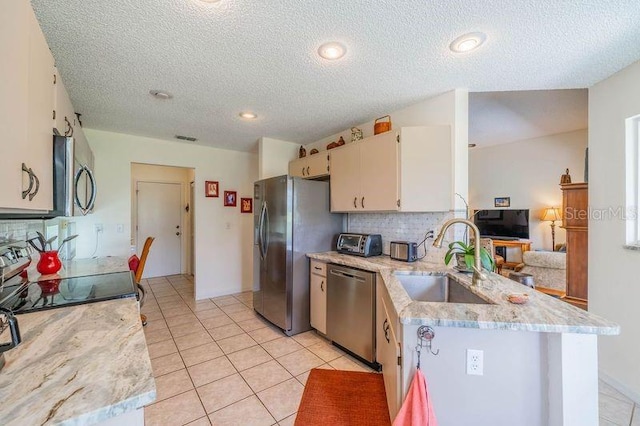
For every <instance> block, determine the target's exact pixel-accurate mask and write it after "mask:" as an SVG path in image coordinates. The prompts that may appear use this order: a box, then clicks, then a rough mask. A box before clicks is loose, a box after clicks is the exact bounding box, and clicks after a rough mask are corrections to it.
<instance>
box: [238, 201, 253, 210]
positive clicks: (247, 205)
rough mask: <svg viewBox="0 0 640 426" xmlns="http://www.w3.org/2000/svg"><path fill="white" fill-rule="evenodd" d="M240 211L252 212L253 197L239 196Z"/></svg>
mask: <svg viewBox="0 0 640 426" xmlns="http://www.w3.org/2000/svg"><path fill="white" fill-rule="evenodd" d="M240 213H253V198H240Z"/></svg>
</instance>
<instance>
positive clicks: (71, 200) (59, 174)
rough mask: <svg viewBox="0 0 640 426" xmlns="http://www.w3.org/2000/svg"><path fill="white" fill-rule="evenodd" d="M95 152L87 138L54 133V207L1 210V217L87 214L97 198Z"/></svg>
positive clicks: (22, 217)
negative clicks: (45, 209)
mask: <svg viewBox="0 0 640 426" xmlns="http://www.w3.org/2000/svg"><path fill="white" fill-rule="evenodd" d="M93 161H94V159H93V152H91V148H90V147H89V144H88V143H87V141H86V140H84V139H74V138H69V137H65V136H56V135H54V136H53V210H51V211H47V212H39V213H34V212H10V213H0V219H53V218H55V217H60V216H67V217H71V216H85V215H87V214H89V213H92V212H93V208H94V206H95V202H96V191H97V186H96V179H95V176H94V174H93Z"/></svg>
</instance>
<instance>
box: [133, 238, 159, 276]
mask: <svg viewBox="0 0 640 426" xmlns="http://www.w3.org/2000/svg"><path fill="white" fill-rule="evenodd" d="M153 240H155V237H147V239H146V241H145V242H144V247H143V248H142V253H141V254H140V263H139V264H138V269H136V277H135V279H136V283H137V284H140V281H141V280H142V273H143V272H144V265H145V263H147V256H149V249H150V248H151V244H152V243H153Z"/></svg>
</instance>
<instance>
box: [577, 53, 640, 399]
mask: <svg viewBox="0 0 640 426" xmlns="http://www.w3.org/2000/svg"><path fill="white" fill-rule="evenodd" d="M637 114H640V62H636V63H634V64H633V65H631V66H629V67H628V68H625V69H624V70H622V71H620V72H618V73H617V74H614V75H613V76H611V77H609V78H607V79H606V80H604V81H601V82H600V83H598V84H596V85H595V86H593V87H592V88H590V89H589V204H590V207H591V209H592V211H596V212H597V211H598V209H608V208H614V209H615V208H618V207H620V208H624V206H625V122H624V120H625V119H626V118H628V117H631V116H634V115H637ZM625 235H626V229H625V221H624V220H623V219H621V218H620V217H604V218H598V217H596V216H595V215H593V216H592V218H591V219H590V221H589V311H592V312H594V313H596V314H599V315H602V316H604V317H605V318H607V319H610V320H613V321H616V322H617V323H619V324H620V325H621V328H622V334H621V335H620V336H616V337H606V336H604V337H602V338H601V339H600V341H599V356H600V369H601V372H602V373H604V375H605V376H607V377H608V378H610V379H612V380H613V382H614V383H612V384H614V386H615V385H618V386H617V387H618V388H619V389H620V390H623V391H626V393H627V395H628V396H630V397H632V398H633V399H635V401H636V402H640V367H639V366H638V360H640V305H639V303H640V280H639V279H638V266H640V251H631V250H626V249H624V248H623V245H624V244H625Z"/></svg>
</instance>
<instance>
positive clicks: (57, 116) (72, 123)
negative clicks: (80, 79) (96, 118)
mask: <svg viewBox="0 0 640 426" xmlns="http://www.w3.org/2000/svg"><path fill="white" fill-rule="evenodd" d="M53 87H54V97H55V105H54V119H53V128H54V129H55V131H56V132H57V134H58V135H60V136H72V135H73V132H74V130H75V128H76V127H78V126H79V125H78V120H77V118H76V115H75V112H74V110H73V104H72V103H71V99H69V94H68V93H67V89H66V88H65V87H64V83H63V82H62V78H61V77H60V74H59V73H58V69H57V68H56V69H55V77H54V86H53Z"/></svg>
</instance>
